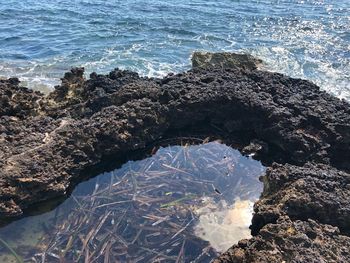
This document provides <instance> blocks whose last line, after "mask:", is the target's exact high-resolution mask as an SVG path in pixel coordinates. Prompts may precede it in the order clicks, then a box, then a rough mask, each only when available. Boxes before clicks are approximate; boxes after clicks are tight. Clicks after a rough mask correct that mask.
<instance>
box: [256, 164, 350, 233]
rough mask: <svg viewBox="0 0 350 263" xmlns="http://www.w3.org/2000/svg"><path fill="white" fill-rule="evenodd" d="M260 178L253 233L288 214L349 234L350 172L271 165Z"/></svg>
mask: <svg viewBox="0 0 350 263" xmlns="http://www.w3.org/2000/svg"><path fill="white" fill-rule="evenodd" d="M263 181H264V192H263V194H262V197H261V198H260V200H259V201H258V202H257V203H256V204H255V214H254V217H253V227H254V228H253V233H258V231H259V226H263V225H265V224H267V223H271V222H275V221H276V219H277V218H278V217H280V216H284V215H288V216H289V217H290V218H292V219H300V220H307V219H310V218H311V219H314V220H317V221H318V222H321V223H324V224H330V225H333V226H337V227H338V228H339V229H340V230H341V232H342V233H344V234H346V235H350V203H349V200H350V174H348V173H345V172H341V171H339V170H337V169H335V168H332V167H329V166H327V165H323V164H313V163H308V164H305V165H304V166H302V167H299V166H294V165H289V164H286V165H279V164H274V165H272V167H270V168H269V169H268V170H267V172H266V175H265V177H264V179H263Z"/></svg>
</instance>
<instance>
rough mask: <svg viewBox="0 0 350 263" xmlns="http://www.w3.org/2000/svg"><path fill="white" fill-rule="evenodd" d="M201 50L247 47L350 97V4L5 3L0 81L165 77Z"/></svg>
mask: <svg viewBox="0 0 350 263" xmlns="http://www.w3.org/2000/svg"><path fill="white" fill-rule="evenodd" d="M194 50H212V51H219V50H226V51H247V52H250V53H252V54H253V55H256V56H258V57H260V58H262V59H263V60H264V61H265V63H266V68H267V69H269V70H273V71H278V72H282V73H286V74H288V75H290V76H293V77H301V78H305V79H309V80H312V81H313V82H315V83H317V84H318V85H320V86H321V87H322V88H323V89H325V90H327V91H329V92H331V93H333V94H335V95H336V96H338V97H340V98H347V99H350V74H349V72H350V2H349V1H348V0H324V1H321V0H318V1H317V0H309V1H308V0H303V1H301V0H279V1H277V0H276V1H271V0H270V1H268V0H261V1H252V0H247V1H234V0H222V1H203V0H195V1H184V0H178V1H173V0H171V1H170V0H162V1H159V0H155V1H146V0H138V1H135V0H124V1H115V0H114V1H102V0H70V1H67V0H61V1H48V0H44V1H37V0H22V1H19V0H0V76H20V77H21V79H22V80H25V81H28V82H29V85H30V86H32V87H33V86H35V87H37V88H43V87H45V86H50V85H53V84H55V83H58V79H59V78H60V77H62V75H63V72H64V71H67V70H68V69H69V68H70V67H71V66H84V67H85V68H86V69H87V71H88V72H91V71H98V72H100V73H105V72H107V71H109V70H111V69H113V68H115V67H121V68H128V69H132V70H135V71H137V72H139V73H141V74H142V75H148V76H162V75H164V74H166V73H167V72H174V71H175V72H178V71H181V70H184V69H188V68H189V64H190V63H189V58H190V54H191V52H192V51H194Z"/></svg>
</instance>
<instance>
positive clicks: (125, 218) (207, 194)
mask: <svg viewBox="0 0 350 263" xmlns="http://www.w3.org/2000/svg"><path fill="white" fill-rule="evenodd" d="M264 171H265V168H264V167H263V166H262V165H261V164H260V162H258V161H255V160H252V159H250V158H247V157H244V156H242V155H241V154H240V153H239V152H238V151H237V150H234V149H232V148H231V147H228V146H226V145H223V144H220V143H217V142H211V143H206V144H202V145H197V146H189V145H185V146H171V147H166V148H160V149H159V150H158V151H157V153H156V154H155V155H153V156H152V157H150V158H147V159H144V160H141V161H130V162H128V163H126V164H124V165H123V166H122V167H121V168H120V169H117V170H114V171H112V172H109V173H104V174H101V175H99V176H97V177H95V178H93V179H91V180H89V181H87V182H83V183H81V184H80V185H78V187H77V188H76V189H75V191H74V192H73V194H72V195H71V197H70V198H68V199H67V200H66V201H65V202H64V203H63V204H62V205H60V206H59V207H57V208H56V209H55V210H53V211H51V212H49V213H46V214H43V215H38V216H33V217H28V218H24V219H22V220H19V221H17V222H14V223H12V224H10V225H8V226H6V227H4V228H2V229H0V238H1V239H0V242H1V243H0V262H17V261H18V260H17V261H16V258H15V254H16V255H17V257H22V258H23V259H24V261H25V262H155V261H156V262H189V261H193V262H209V261H210V260H211V259H212V258H214V257H215V256H217V255H218V253H219V252H221V251H224V250H225V249H227V248H228V247H229V246H231V245H232V244H233V243H235V242H237V241H238V240H240V239H242V238H248V237H249V236H250V231H249V225H250V221H251V217H252V205H253V202H254V201H255V200H256V199H257V198H258V197H259V195H260V193H261V191H262V185H261V183H260V182H259V180H258V177H259V176H260V175H262V174H263V173H264ZM11 248H12V249H13V251H12V252H11Z"/></svg>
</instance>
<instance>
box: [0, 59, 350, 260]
mask: <svg viewBox="0 0 350 263" xmlns="http://www.w3.org/2000/svg"><path fill="white" fill-rule="evenodd" d="M198 56H199V55H198V54H197V58H200V57H198ZM213 58H214V60H215V63H211V62H213V61H214V60H213ZM227 58H228V55H227V54H226V55H224V56H221V57H220V56H219V58H218V57H217V56H212V55H211V57H209V58H208V59H204V60H203V59H201V58H200V59H197V60H196V63H197V64H195V63H194V64H195V67H194V68H193V69H192V70H190V71H188V72H184V73H180V74H175V75H174V74H170V75H168V76H166V77H164V78H163V79H154V78H142V77H139V76H138V74H137V73H134V72H130V71H123V70H119V69H116V70H114V71H112V72H110V73H109V74H108V75H98V74H96V73H93V74H91V75H90V79H88V80H86V79H85V78H84V77H83V73H84V70H83V69H82V68H74V69H72V70H71V72H68V73H66V74H65V76H64V78H63V79H62V84H61V85H60V86H57V87H56V89H55V91H53V92H52V93H50V94H49V95H47V96H45V95H44V94H42V93H40V92H34V91H32V90H29V89H27V88H24V87H21V86H20V83H19V81H18V79H16V78H12V79H4V80H0V149H1V150H0V218H1V219H8V218H11V217H17V216H20V215H22V214H23V211H26V209H28V208H30V207H32V206H34V205H36V204H38V203H39V202H42V201H45V200H49V199H52V198H57V197H62V196H64V195H66V194H67V193H68V191H69V189H70V188H72V187H74V185H75V184H76V183H78V182H79V181H80V180H82V178H81V175H82V172H83V171H85V170H86V169H90V168H93V167H95V166H96V165H98V164H99V163H100V162H101V161H103V160H104V159H105V158H108V156H111V155H120V156H121V155H125V154H128V153H131V152H135V151H138V150H142V149H144V148H145V147H146V146H148V145H150V144H154V143H157V141H159V140H161V139H164V138H172V137H174V136H175V134H181V135H191V134H199V136H203V137H206V136H212V137H213V138H221V139H223V140H224V141H234V142H237V143H238V144H239V145H241V146H242V147H241V150H242V151H243V152H245V153H254V154H256V158H257V159H260V160H262V161H263V162H264V164H265V165H267V166H269V168H268V171H267V173H266V175H265V176H264V177H263V179H262V180H263V182H264V192H263V194H262V197H261V198H260V200H259V201H258V202H257V203H256V204H255V208H254V210H255V214H254V217H253V221H252V226H251V229H252V233H253V238H251V239H250V240H242V241H241V242H240V243H239V244H238V245H235V246H233V247H232V248H231V249H229V250H228V251H227V252H226V253H224V254H223V255H222V256H221V257H220V258H218V259H217V260H215V262H283V261H285V262H349V261H350V252H349V248H350V237H349V234H350V205H349V202H348V200H349V198H350V174H349V172H350V163H349V157H350V105H349V103H347V102H345V101H341V100H339V99H337V98H335V97H333V96H331V95H329V94H327V93H325V92H323V91H321V90H320V89H319V87H317V86H316V85H314V84H312V83H310V82H308V81H305V80H300V79H293V78H290V77H287V76H284V75H282V74H277V73H271V72H266V71H261V70H258V69H256V67H254V66H253V67H252V66H250V65H251V64H246V63H236V65H235V63H233V62H232V60H230V59H229V60H228V59H227ZM218 60H221V61H222V62H223V63H217V61H218ZM227 61H228V62H227ZM226 62H227V63H226ZM198 63H199V64H200V63H202V64H201V65H200V66H198ZM203 63H204V64H203Z"/></svg>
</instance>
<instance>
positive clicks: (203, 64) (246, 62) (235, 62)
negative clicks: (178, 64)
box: [191, 51, 262, 70]
mask: <svg viewBox="0 0 350 263" xmlns="http://www.w3.org/2000/svg"><path fill="white" fill-rule="evenodd" d="M191 60H192V68H194V69H198V68H200V69H210V68H222V69H227V68H244V69H249V70H253V69H257V68H258V66H259V65H260V64H261V63H262V60H260V59H257V58H255V57H253V56H252V55H249V54H238V53H232V52H220V53H212V52H200V51H196V52H194V53H193V54H192V58H191Z"/></svg>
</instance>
